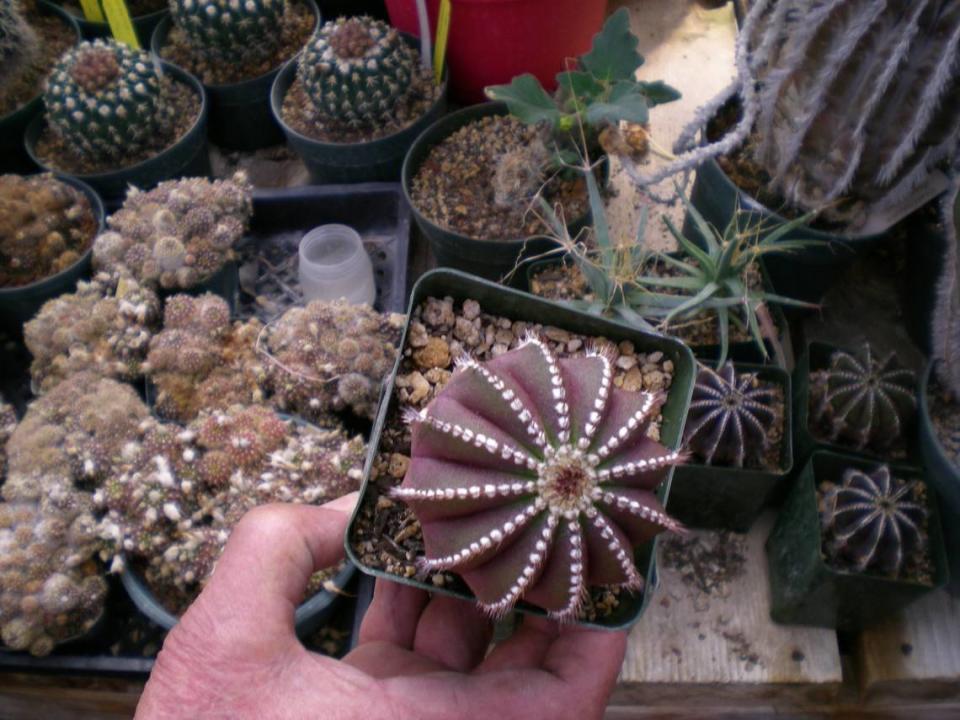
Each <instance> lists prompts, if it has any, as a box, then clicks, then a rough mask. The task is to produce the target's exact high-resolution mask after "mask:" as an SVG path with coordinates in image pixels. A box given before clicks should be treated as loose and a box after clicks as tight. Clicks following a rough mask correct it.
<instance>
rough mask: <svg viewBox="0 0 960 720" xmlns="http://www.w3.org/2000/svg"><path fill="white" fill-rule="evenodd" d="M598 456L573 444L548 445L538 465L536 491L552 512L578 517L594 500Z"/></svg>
mask: <svg viewBox="0 0 960 720" xmlns="http://www.w3.org/2000/svg"><path fill="white" fill-rule="evenodd" d="M596 464H597V458H595V457H591V456H588V455H586V454H585V453H583V452H582V451H580V450H578V449H576V448H574V447H572V446H570V445H561V446H560V447H558V448H547V451H546V453H545V457H544V461H543V462H542V463H540V466H539V467H538V468H537V491H538V492H539V494H540V497H541V498H542V499H543V501H544V502H545V503H546V505H547V507H549V508H550V511H551V513H552V514H557V515H563V516H565V517H569V518H572V517H575V516H576V515H577V514H579V513H580V512H582V511H585V510H587V509H588V508H589V507H590V506H591V505H592V503H593V491H594V489H595V488H596V486H597V473H596V470H595V468H596Z"/></svg>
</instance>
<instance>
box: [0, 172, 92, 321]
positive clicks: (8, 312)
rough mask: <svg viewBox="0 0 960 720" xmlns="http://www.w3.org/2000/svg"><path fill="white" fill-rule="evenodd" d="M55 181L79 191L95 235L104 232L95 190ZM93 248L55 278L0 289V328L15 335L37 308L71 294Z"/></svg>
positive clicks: (62, 178)
mask: <svg viewBox="0 0 960 720" xmlns="http://www.w3.org/2000/svg"><path fill="white" fill-rule="evenodd" d="M57 179H58V180H60V181H61V182H65V183H67V184H68V185H72V186H73V187H75V188H77V189H79V190H80V191H82V192H83V194H84V195H86V196H87V199H88V200H89V201H90V209H91V210H92V211H93V214H94V216H95V217H96V219H97V234H100V233H101V232H103V230H104V220H105V217H106V211H105V209H104V206H103V201H102V200H101V199H100V196H99V195H97V193H96V191H94V189H93V188H92V187H90V186H89V185H87V184H86V183H84V182H82V181H80V180H78V179H77V178H75V177H71V176H69V175H59V174H58V175H57ZM92 255H93V246H92V245H91V247H90V248H88V249H87V251H86V252H85V253H84V254H83V256H82V257H81V258H80V259H79V260H77V262H75V263H74V264H73V265H71V266H70V267H68V268H67V269H66V270H63V271H61V272H59V273H57V274H56V275H53V276H51V277H48V278H44V279H43V280H38V281H36V282H34V283H30V284H29V285H23V286H20V287H13V288H0V327H2V328H4V329H6V330H8V331H12V332H14V333H15V334H17V335H19V334H20V333H21V332H22V330H23V324H24V323H25V322H27V321H28V320H30V319H31V318H32V317H33V316H34V315H36V314H37V312H38V311H39V310H40V307H41V306H42V305H43V304H44V303H45V302H47V300H52V299H53V298H55V297H57V296H59V295H63V294H64V293H69V292H73V290H74V289H75V288H76V287H77V281H78V280H80V279H82V278H84V277H86V276H87V275H89V274H90V258H91V256H92Z"/></svg>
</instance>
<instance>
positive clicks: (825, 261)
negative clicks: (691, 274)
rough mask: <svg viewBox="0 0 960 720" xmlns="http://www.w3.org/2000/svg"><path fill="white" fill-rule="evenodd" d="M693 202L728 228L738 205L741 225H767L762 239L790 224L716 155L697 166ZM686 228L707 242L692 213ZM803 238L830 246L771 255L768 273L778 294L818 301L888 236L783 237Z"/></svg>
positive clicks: (809, 232) (799, 233) (804, 231)
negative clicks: (749, 190) (749, 191)
mask: <svg viewBox="0 0 960 720" xmlns="http://www.w3.org/2000/svg"><path fill="white" fill-rule="evenodd" d="M690 202H691V203H692V204H693V206H694V207H696V208H697V210H698V211H699V212H700V214H701V215H703V217H704V218H705V219H706V221H707V222H709V223H711V224H713V225H714V227H717V228H725V227H727V225H729V224H730V220H731V219H732V218H733V215H734V213H735V212H736V211H737V209H738V208H739V209H740V210H741V215H740V219H739V221H738V224H739V226H740V228H741V229H746V228H747V227H750V226H756V225H757V224H758V223H760V224H762V226H763V228H765V229H766V231H765V232H761V233H760V237H761V238H762V237H764V236H765V235H767V234H769V232H770V230H772V229H773V228H774V227H776V226H777V225H781V224H783V223H785V222H788V221H787V220H786V218H784V217H782V216H780V215H778V214H777V213H775V212H773V211H772V210H770V209H768V208H766V207H764V206H763V205H762V204H761V203H760V202H758V201H757V200H755V199H754V198H752V197H750V196H749V195H747V194H746V193H745V192H743V190H741V189H740V188H738V187H737V186H736V184H734V182H733V181H732V180H731V179H730V178H729V177H728V176H727V174H726V173H725V172H724V171H723V169H722V168H721V167H720V165H719V164H718V163H717V161H716V160H712V159H711V160H707V161H706V162H704V163H703V164H701V165H700V166H698V168H697V179H696V181H695V182H694V184H693V190H692V191H691V193H690ZM683 232H684V234H685V235H686V236H687V237H689V238H691V239H692V240H694V242H696V243H697V244H698V245H702V244H703V239H702V238H701V237H700V234H699V232H697V231H696V229H695V226H694V224H693V222H692V221H691V219H690V217H689V216H688V217H687V218H686V219H685V221H684V224H683ZM804 239H806V240H818V241H821V242H823V243H826V244H825V245H817V246H814V247H808V248H805V249H803V250H796V251H793V252H790V253H788V254H782V255H768V256H767V257H766V258H765V261H766V267H767V272H768V273H769V276H770V281H771V283H772V284H773V289H774V290H775V291H776V292H777V294H779V295H784V296H786V297H790V298H795V299H797V300H805V301H807V302H811V303H818V302H820V299H821V298H822V297H823V295H824V293H826V291H827V290H829V289H830V287H831V286H832V285H833V284H834V282H835V281H836V280H837V279H838V278H839V277H840V275H841V274H842V273H843V271H844V270H845V269H846V267H847V266H849V265H850V263H851V262H852V261H853V258H854V257H855V253H856V252H858V251H862V250H864V249H866V248H868V247H873V246H874V245H876V244H877V243H879V242H882V241H884V240H886V239H887V235H886V234H882V235H870V236H867V237H857V238H853V237H845V236H842V235H835V234H832V233H827V232H823V231H821V230H814V229H813V228H809V227H801V228H796V229H795V230H793V231H792V232H790V233H788V234H787V235H786V236H785V237H784V240H804Z"/></svg>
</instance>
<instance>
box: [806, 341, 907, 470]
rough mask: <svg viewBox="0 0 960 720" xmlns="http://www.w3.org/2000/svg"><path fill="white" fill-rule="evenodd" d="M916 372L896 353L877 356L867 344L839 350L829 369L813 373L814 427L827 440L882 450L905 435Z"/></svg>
mask: <svg viewBox="0 0 960 720" xmlns="http://www.w3.org/2000/svg"><path fill="white" fill-rule="evenodd" d="M916 384H917V378H916V375H915V374H914V373H913V372H912V371H911V370H907V369H905V368H903V367H901V366H900V364H899V363H898V362H897V356H896V353H892V352H891V353H890V354H888V355H887V356H886V357H883V358H879V359H878V358H876V357H875V356H874V352H873V350H872V349H871V348H870V346H869V345H864V346H863V347H862V348H861V349H860V350H858V351H857V352H855V353H848V352H844V351H842V350H837V351H836V352H834V353H833V354H832V355H831V356H830V367H828V368H827V369H825V370H818V371H814V372H813V373H811V378H810V405H811V408H810V409H811V421H812V423H813V427H815V428H818V429H822V430H823V431H824V432H825V434H826V437H827V439H828V440H830V441H831V442H840V443H844V444H849V445H852V446H853V447H854V448H856V449H857V450H868V449H869V450H871V451H874V452H877V453H884V452H886V451H887V450H889V449H890V448H891V447H892V446H894V445H895V444H896V443H897V442H898V441H901V440H902V439H903V436H904V433H905V432H906V430H907V428H908V427H909V424H910V422H911V420H912V419H913V416H914V413H915V412H916V405H917V401H916Z"/></svg>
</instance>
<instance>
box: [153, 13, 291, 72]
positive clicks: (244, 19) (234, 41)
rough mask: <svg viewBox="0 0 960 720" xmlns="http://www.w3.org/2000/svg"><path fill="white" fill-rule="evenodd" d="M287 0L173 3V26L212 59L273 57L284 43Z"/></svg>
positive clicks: (241, 59) (237, 59) (239, 59)
mask: <svg viewBox="0 0 960 720" xmlns="http://www.w3.org/2000/svg"><path fill="white" fill-rule="evenodd" d="M286 6H287V3H286V1H285V0H170V14H171V16H172V18H173V22H174V23H176V25H177V27H179V28H181V29H182V30H183V31H184V32H185V33H186V34H187V37H188V38H189V39H190V42H191V43H192V44H193V45H194V46H195V47H196V48H198V49H199V50H201V51H202V52H203V53H204V54H206V55H207V56H208V57H210V58H211V59H216V60H222V61H224V62H244V61H247V60H253V59H259V58H264V57H267V56H269V55H270V54H271V53H273V52H274V51H275V50H276V47H277V44H278V43H279V41H280V37H281V33H280V21H281V19H282V18H283V14H284V12H285V10H286Z"/></svg>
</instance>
